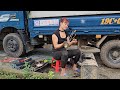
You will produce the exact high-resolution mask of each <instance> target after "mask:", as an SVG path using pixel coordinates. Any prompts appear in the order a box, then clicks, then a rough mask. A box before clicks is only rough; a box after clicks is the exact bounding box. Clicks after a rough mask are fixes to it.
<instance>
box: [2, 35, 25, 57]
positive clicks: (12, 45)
mask: <svg viewBox="0 0 120 90" xmlns="http://www.w3.org/2000/svg"><path fill="white" fill-rule="evenodd" d="M3 48H4V51H5V52H6V53H7V54H8V55H10V56H13V57H19V56H21V55H22V54H23V53H24V45H23V42H22V40H21V38H20V36H19V34H17V33H10V34H8V35H6V36H5V38H4V39H3Z"/></svg>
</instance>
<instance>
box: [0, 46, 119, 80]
mask: <svg viewBox="0 0 120 90" xmlns="http://www.w3.org/2000/svg"><path fill="white" fill-rule="evenodd" d="M94 55H95V58H96V61H97V63H98V79H120V69H112V68H109V67H107V66H105V65H104V64H103V63H102V61H101V59H100V56H99V52H97V53H94ZM5 57H9V56H8V55H7V54H6V53H5V52H4V51H3V49H2V47H0V60H2V59H4V58H5ZM23 57H30V58H32V59H33V60H40V59H41V60H43V59H48V58H51V50H47V49H43V48H39V49H35V50H33V51H32V52H29V53H27V54H26V55H24V56H23ZM68 72H69V74H71V73H72V71H71V70H68Z"/></svg>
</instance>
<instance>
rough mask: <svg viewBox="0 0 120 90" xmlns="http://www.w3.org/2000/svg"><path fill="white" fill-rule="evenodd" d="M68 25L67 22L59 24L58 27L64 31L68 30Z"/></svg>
mask: <svg viewBox="0 0 120 90" xmlns="http://www.w3.org/2000/svg"><path fill="white" fill-rule="evenodd" d="M68 25H69V22H61V23H60V27H61V28H62V29H63V30H66V29H67V28H68Z"/></svg>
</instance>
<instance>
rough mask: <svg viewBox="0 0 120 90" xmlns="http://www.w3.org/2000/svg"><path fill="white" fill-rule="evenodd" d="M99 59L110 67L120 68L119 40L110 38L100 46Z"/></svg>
mask: <svg viewBox="0 0 120 90" xmlns="http://www.w3.org/2000/svg"><path fill="white" fill-rule="evenodd" d="M100 56H101V60H102V61H103V63H104V64H105V65H107V66H108V67H111V68H120V40H111V41H108V42H107V43H105V44H104V45H103V46H102V48H101V53H100Z"/></svg>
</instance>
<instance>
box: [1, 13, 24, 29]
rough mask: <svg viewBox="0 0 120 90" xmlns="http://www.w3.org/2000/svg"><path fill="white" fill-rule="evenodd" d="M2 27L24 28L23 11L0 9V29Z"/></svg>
mask: <svg viewBox="0 0 120 90" xmlns="http://www.w3.org/2000/svg"><path fill="white" fill-rule="evenodd" d="M4 27H15V28H17V29H24V28H25V26H24V12H23V11H0V30H1V29H2V28H4Z"/></svg>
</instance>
